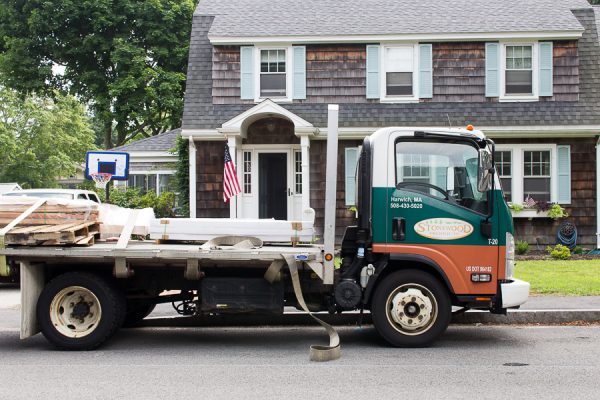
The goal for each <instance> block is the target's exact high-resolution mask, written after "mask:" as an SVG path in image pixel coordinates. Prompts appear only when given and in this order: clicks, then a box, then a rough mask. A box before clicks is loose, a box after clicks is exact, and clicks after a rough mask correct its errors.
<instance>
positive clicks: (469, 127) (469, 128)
mask: <svg viewBox="0 0 600 400" xmlns="http://www.w3.org/2000/svg"><path fill="white" fill-rule="evenodd" d="M473 129H475V128H473V125H471V124H469V125H467V130H468V131H472V130H473Z"/></svg>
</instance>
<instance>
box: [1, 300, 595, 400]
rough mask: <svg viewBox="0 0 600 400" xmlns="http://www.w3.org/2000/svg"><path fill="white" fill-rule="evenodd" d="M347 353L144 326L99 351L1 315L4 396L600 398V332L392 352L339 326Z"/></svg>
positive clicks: (293, 333)
mask: <svg viewBox="0 0 600 400" xmlns="http://www.w3.org/2000/svg"><path fill="white" fill-rule="evenodd" d="M339 331H340V336H341V341H342V358H341V359H339V360H337V361H333V362H328V363H314V362H310V361H308V348H309V345H310V344H323V343H325V342H326V335H325V333H324V332H323V330H322V329H320V328H316V327H315V328H308V327H297V328H294V327H286V328H274V327H268V328H138V329H129V330H121V331H120V332H119V333H118V334H117V335H116V336H115V337H114V338H113V339H112V340H111V341H110V342H109V343H108V344H107V345H106V346H104V347H103V348H101V349H100V350H97V351H94V352H60V351H56V350H53V348H52V347H51V346H50V345H49V344H48V343H47V342H46V341H45V340H44V338H43V337H42V336H40V335H37V336H36V337H33V338H30V339H28V340H25V341H20V340H19V334H18V308H16V307H13V308H11V307H5V308H2V309H0V371H1V374H2V375H1V382H2V383H1V384H0V399H38V398H44V399H171V398H172V399H319V398H327V399H345V400H347V399H356V398H359V399H362V398H368V399H392V398H393V399H398V398H418V399H453V398H456V399H470V398H477V399H498V398H515V399H523V398H536V399H541V398H543V399H544V400H546V399H565V398H577V399H598V398H599V396H600V395H599V393H600V380H599V379H598V377H600V345H599V344H600V326H588V327H577V326H562V327H556V326H553V327H524V326H451V327H450V328H449V329H448V331H447V332H446V334H445V335H444V336H443V337H442V339H441V340H440V341H439V342H438V343H436V345H435V346H434V347H431V348H427V349H393V348H389V347H387V346H386V345H385V344H384V343H382V342H381V340H379V338H378V336H377V335H376V333H375V332H374V330H373V329H372V328H371V327H365V328H362V329H360V328H339Z"/></svg>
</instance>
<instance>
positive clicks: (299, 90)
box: [292, 46, 306, 100]
mask: <svg viewBox="0 0 600 400" xmlns="http://www.w3.org/2000/svg"><path fill="white" fill-rule="evenodd" d="M292 49H293V63H294V75H293V80H294V82H293V84H292V87H293V96H292V98H293V99H294V100H304V99H306V47H305V46H294V47H292Z"/></svg>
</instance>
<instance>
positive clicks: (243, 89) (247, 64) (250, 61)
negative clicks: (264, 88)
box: [240, 46, 254, 100]
mask: <svg viewBox="0 0 600 400" xmlns="http://www.w3.org/2000/svg"><path fill="white" fill-rule="evenodd" d="M240 93H241V96H240V97H241V98H242V99H243V100H254V47H250V46H244V47H240Z"/></svg>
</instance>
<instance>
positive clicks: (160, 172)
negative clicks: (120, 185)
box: [123, 170, 175, 196]
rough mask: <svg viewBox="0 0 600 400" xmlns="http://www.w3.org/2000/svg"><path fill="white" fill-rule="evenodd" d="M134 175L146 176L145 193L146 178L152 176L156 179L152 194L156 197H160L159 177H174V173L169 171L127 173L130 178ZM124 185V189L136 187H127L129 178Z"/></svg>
mask: <svg viewBox="0 0 600 400" xmlns="http://www.w3.org/2000/svg"><path fill="white" fill-rule="evenodd" d="M134 175H144V176H146V192H145V193H148V176H150V175H154V178H155V179H156V187H155V188H154V193H156V195H157V196H160V194H161V193H160V176H161V175H170V176H174V175H175V171H169V170H160V171H134V172H132V171H130V172H129V177H132V176H134ZM123 182H124V183H125V187H126V188H129V187H136V186H130V185H129V178H128V179H127V180H126V181H123Z"/></svg>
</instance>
